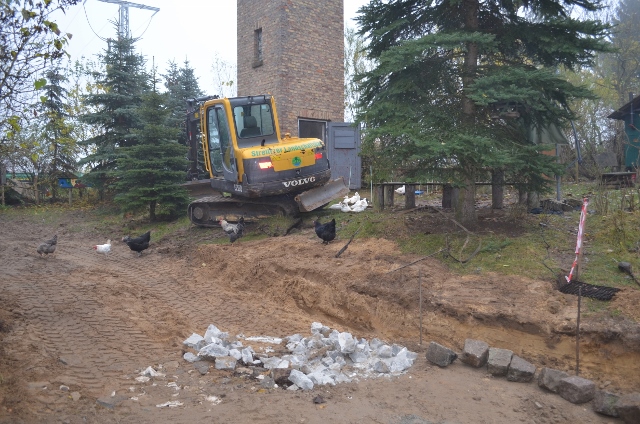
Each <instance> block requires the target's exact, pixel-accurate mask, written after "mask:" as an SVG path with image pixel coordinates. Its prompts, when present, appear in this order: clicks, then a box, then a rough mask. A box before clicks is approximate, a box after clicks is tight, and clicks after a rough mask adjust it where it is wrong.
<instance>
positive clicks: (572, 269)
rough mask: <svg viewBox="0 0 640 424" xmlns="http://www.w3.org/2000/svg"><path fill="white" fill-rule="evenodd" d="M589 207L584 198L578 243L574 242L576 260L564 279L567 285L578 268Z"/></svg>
mask: <svg viewBox="0 0 640 424" xmlns="http://www.w3.org/2000/svg"><path fill="white" fill-rule="evenodd" d="M588 205H589V199H588V198H586V197H585V198H584V199H583V202H582V210H581V211H580V225H578V241H577V242H576V258H575V259H574V260H573V265H571V272H569V276H568V277H564V278H566V279H567V283H570V282H571V280H572V279H573V273H574V271H575V270H576V267H577V266H578V258H579V257H580V251H581V250H582V236H583V235H584V221H585V219H586V217H587V206H588Z"/></svg>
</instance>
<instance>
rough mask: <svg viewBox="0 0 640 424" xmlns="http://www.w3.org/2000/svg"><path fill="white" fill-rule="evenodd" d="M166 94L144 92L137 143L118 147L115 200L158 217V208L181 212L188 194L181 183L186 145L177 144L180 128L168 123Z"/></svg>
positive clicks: (159, 210)
mask: <svg viewBox="0 0 640 424" xmlns="http://www.w3.org/2000/svg"><path fill="white" fill-rule="evenodd" d="M167 97H168V96H167V95H166V94H159V93H157V92H155V91H153V92H149V93H147V94H145V95H143V104H142V107H141V108H140V109H139V111H138V114H139V118H140V120H141V121H142V122H143V126H142V129H140V130H136V131H135V132H134V135H135V137H136V140H137V144H135V145H131V146H123V147H119V148H118V160H117V170H116V171H115V173H114V175H115V177H117V182H116V189H117V191H118V194H117V195H116V197H115V200H116V202H117V203H118V204H120V205H121V206H122V208H123V210H125V211H139V210H145V209H146V210H148V211H149V219H150V220H151V221H155V220H156V218H157V215H158V214H159V212H164V214H165V215H168V216H171V217H173V216H176V215H179V214H182V213H183V212H184V211H185V210H186V206H187V204H188V202H189V196H188V194H187V191H186V190H185V188H184V187H182V186H180V183H181V182H182V181H183V180H184V170H185V168H186V165H187V161H186V159H185V157H186V147H185V146H183V145H180V144H178V142H177V141H176V139H177V131H178V130H177V129H176V128H172V127H170V126H168V125H167V118H168V116H169V114H170V112H171V111H170V110H169V108H168V107H167V106H166V102H167Z"/></svg>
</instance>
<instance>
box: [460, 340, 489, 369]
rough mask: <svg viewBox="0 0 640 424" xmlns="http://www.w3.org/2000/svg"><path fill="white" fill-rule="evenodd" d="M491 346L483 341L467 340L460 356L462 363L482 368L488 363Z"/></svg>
mask: <svg viewBox="0 0 640 424" xmlns="http://www.w3.org/2000/svg"><path fill="white" fill-rule="evenodd" d="M488 357H489V344H488V343H487V342H483V341H482V340H473V339H467V340H465V341H464V349H463V350H462V355H460V361H462V362H464V363H465V364H467V365H471V366H472V367H476V368H480V367H482V366H484V365H485V364H486V363H487V358H488Z"/></svg>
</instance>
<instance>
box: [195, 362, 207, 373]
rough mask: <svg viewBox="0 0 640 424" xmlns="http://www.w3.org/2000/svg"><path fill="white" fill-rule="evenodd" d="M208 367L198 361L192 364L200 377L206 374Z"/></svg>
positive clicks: (205, 363)
mask: <svg viewBox="0 0 640 424" xmlns="http://www.w3.org/2000/svg"><path fill="white" fill-rule="evenodd" d="M209 367H210V365H209V363H207V362H206V361H198V362H194V363H193V368H195V369H196V370H197V371H198V372H199V373H200V375H205V374H206V373H208V372H209Z"/></svg>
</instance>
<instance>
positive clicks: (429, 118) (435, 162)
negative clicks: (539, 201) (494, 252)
mask: <svg viewBox="0 0 640 424" xmlns="http://www.w3.org/2000/svg"><path fill="white" fill-rule="evenodd" d="M569 7H581V8H582V9H584V10H587V11H592V10H596V9H598V8H599V7H600V5H599V3H598V1H586V2H580V3H579V4H575V3H571V5H569V4H566V3H564V2H561V1H559V0H553V1H550V2H546V1H537V0H536V1H532V2H527V3H518V4H515V3H509V2H506V3H505V2H502V1H498V0H490V1H486V2H476V1H471V2H459V1H452V0H438V1H434V2H430V1H420V0H399V1H395V2H392V3H385V2H381V1H372V2H371V3H369V5H367V6H364V7H363V8H361V9H360V16H359V17H358V21H359V23H360V25H361V28H360V34H361V35H363V36H366V37H367V42H368V47H367V48H368V52H369V58H370V59H371V60H373V61H374V62H375V67H374V68H373V69H372V70H370V71H369V72H366V73H365V74H364V76H363V78H362V80H361V87H362V93H361V97H360V100H361V102H360V108H361V110H362V113H361V114H360V115H359V116H358V119H359V120H360V121H362V122H364V123H365V125H366V136H365V141H364V143H363V149H362V154H363V157H364V158H365V160H366V161H368V162H369V163H371V164H373V166H374V167H376V168H377V169H376V175H375V176H374V179H375V180H377V181H379V180H384V179H387V178H389V176H393V175H402V176H403V179H408V180H413V181H416V180H424V179H428V178H431V179H437V180H439V181H449V182H452V183H454V184H456V185H459V186H460V187H463V188H466V190H470V191H473V187H472V184H473V182H474V181H477V179H478V177H479V176H481V175H482V174H483V173H485V172H487V171H488V170H491V169H496V170H508V171H509V172H510V175H509V177H510V178H511V180H512V181H515V182H522V183H525V184H526V187H527V189H531V190H539V191H544V189H545V187H546V186H548V184H549V181H550V180H546V179H544V178H542V177H541V176H540V175H541V174H547V175H553V174H554V173H559V172H561V169H560V168H559V167H558V166H557V164H553V163H552V162H553V160H552V159H551V158H549V157H546V158H545V157H544V155H543V149H544V148H546V147H547V146H539V145H535V140H534V139H533V138H532V137H531V135H530V134H531V133H532V132H533V131H534V130H535V131H537V132H538V133H539V132H541V131H542V130H543V129H545V128H548V127H549V126H551V125H555V126H557V127H558V128H563V127H564V126H566V125H567V123H568V120H569V119H571V118H573V117H574V115H573V114H572V113H571V112H570V110H569V105H570V103H571V101H573V100H574V99H576V98H589V97H591V94H590V92H589V91H588V90H587V89H586V88H584V87H581V86H577V85H573V84H571V83H569V82H567V81H566V80H564V79H562V78H560V77H558V76H557V74H556V72H557V69H558V68H559V67H566V68H569V69H571V68H578V67H581V66H585V65H588V64H590V63H591V62H592V60H593V58H594V56H593V55H594V52H597V51H604V50H607V44H606V42H605V41H604V39H603V37H604V36H606V34H607V30H608V26H607V25H605V24H602V23H600V22H599V21H597V20H588V19H583V20H578V19H574V18H573V16H574V15H573V14H572V13H571V11H570V10H569ZM476 8H477V9H476ZM469 10H477V12H476V13H475V14H474V13H468V11H469ZM505 102H511V103H512V104H513V105H514V110H513V111H510V112H512V113H513V117H512V119H509V118H505V117H503V116H502V115H500V116H497V117H496V116H494V115H496V114H495V111H496V108H497V105H500V104H501V103H503V104H504V103H505ZM515 118H517V119H515ZM464 199H465V206H464V207H463V210H464V211H469V212H465V215H463V216H462V219H463V221H465V222H466V221H469V222H473V216H472V215H466V213H470V212H471V211H473V204H472V202H473V196H469V195H466V196H465V197H464Z"/></svg>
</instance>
